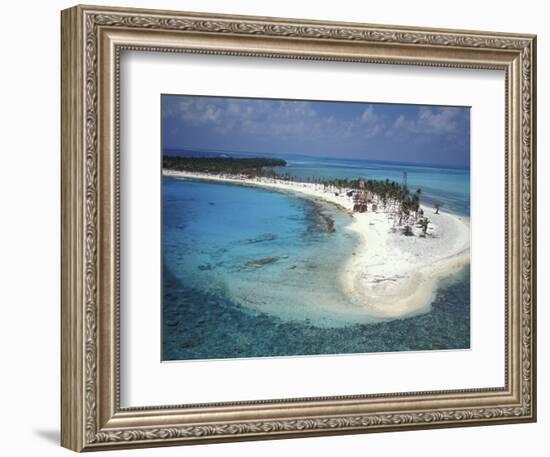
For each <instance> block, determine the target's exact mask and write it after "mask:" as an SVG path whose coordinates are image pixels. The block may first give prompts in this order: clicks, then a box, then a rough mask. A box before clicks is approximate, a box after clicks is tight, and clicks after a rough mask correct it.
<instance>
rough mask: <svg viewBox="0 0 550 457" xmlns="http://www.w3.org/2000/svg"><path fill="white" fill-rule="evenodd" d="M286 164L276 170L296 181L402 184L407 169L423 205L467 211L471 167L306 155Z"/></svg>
mask: <svg viewBox="0 0 550 457" xmlns="http://www.w3.org/2000/svg"><path fill="white" fill-rule="evenodd" d="M284 159H285V160H286V161H287V166H286V167H278V168H276V169H275V170H276V171H277V172H279V173H289V174H290V175H292V176H296V177H297V178H298V179H299V180H306V179H307V178H314V177H318V178H322V179H337V178H341V179H343V178H347V179H357V178H360V177H363V178H365V179H377V180H384V179H389V180H391V181H396V182H399V183H401V182H402V180H403V172H404V171H406V172H407V185H408V186H409V188H410V189H412V190H416V189H418V188H421V189H422V196H423V198H422V200H423V202H424V203H425V204H433V203H434V202H438V203H440V204H442V208H446V209H447V210H448V211H450V212H453V213H455V214H461V215H464V216H469V214H470V170H467V169H462V168H442V167H436V166H427V165H418V164H408V163H403V162H401V163H400V162H378V161H367V160H343V159H322V158H313V157H307V156H297V155H290V156H285V157H284Z"/></svg>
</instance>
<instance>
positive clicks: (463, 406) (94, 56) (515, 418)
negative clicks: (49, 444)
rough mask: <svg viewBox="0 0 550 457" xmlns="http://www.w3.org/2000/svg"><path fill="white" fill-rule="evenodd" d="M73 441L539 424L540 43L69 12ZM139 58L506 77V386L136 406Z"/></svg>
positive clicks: (65, 267) (65, 129) (66, 235)
mask: <svg viewBox="0 0 550 457" xmlns="http://www.w3.org/2000/svg"><path fill="white" fill-rule="evenodd" d="M61 29H62V103H61V106H62V152H61V154H62V170H61V171H62V188H61V189H62V326H61V327H62V345H61V347H62V353H61V360H62V385H61V388H62V434H61V442H62V445H63V446H65V447H67V448H70V449H73V450H75V451H83V450H97V449H114V448H129V447H148V446H163V445H173V444H193V443H207V442H219V441H234V440H252V439H269V438H272V439H273V438H282V437H285V438H290V437H299V436H312V435H328V434H342V433H361V432H377V431H394V430H410V429H420V428H435V427H451V426H469V425H486V424H502V423H509V422H531V421H535V420H536V377H535V375H536V344H535V342H536V333H535V329H536V326H535V324H536V322H535V314H536V313H535V305H536V282H535V281H536V233H535V229H536V219H535V217H536V215H535V208H536V200H535V198H536V182H535V179H536V178H535V177H536V168H535V137H536V130H535V113H536V109H535V100H536V82H535V75H536V69H535V63H536V37H535V36H533V35H518V34H503V33H488V32H472V31H460V30H436V29H421V28H413V27H394V26H379V25H366V24H353V23H332V22H319V21H304V20H292V19H278V18H261V17H247V16H227V15H212V14H200V13H183V12H172V11H155V10H137V9H121V8H105V7H91V6H90V7H88V6H86V7H83V6H76V7H73V8H70V9H67V10H64V11H63V12H62V27H61ZM125 49H133V50H143V51H160V52H188V53H209V54H223V55H246V56H254V57H270V58H290V59H317V60H333V61H339V62H370V63H393V64H410V65H423V66H445V67H461V68H477V69H500V70H504V71H505V72H506V93H505V94H503V95H504V96H505V98H506V120H505V122H506V139H505V144H506V152H505V153H506V164H507V165H506V171H505V173H506V177H505V178H506V189H505V200H506V224H505V227H504V229H505V232H506V246H505V247H503V249H505V251H506V284H507V287H506V303H505V306H506V316H507V319H506V332H505V333H506V343H505V346H506V364H505V367H503V369H504V372H505V380H506V385H505V387H504V388H491V387H487V388H484V389H475V390H461V391H446V392H409V393H405V394H392V393H388V394H384V395H356V396H351V397H324V398H303V399H282V400H263V401H254V402H242V403H218V404H205V405H198V406H189V405H188V406H185V405H183V406H167V407H162V408H154V407H151V408H148V407H146V408H139V409H138V408H133V409H122V408H121V407H120V402H119V372H118V371H119V370H118V363H119V353H118V318H119V317H118V282H119V265H118V240H119V233H118V225H119V220H118V205H119V203H118V192H119V188H118V175H119V163H118V149H119V137H118V121H119V105H118V103H119V99H118V91H119V85H120V81H119V59H120V53H121V52H122V51H123V50H125Z"/></svg>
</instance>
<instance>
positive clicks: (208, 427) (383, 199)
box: [61, 6, 536, 451]
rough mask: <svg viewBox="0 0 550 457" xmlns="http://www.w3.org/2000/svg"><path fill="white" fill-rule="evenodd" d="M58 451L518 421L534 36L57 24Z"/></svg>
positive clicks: (531, 310)
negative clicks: (59, 39) (59, 53)
mask: <svg viewBox="0 0 550 457" xmlns="http://www.w3.org/2000/svg"><path fill="white" fill-rule="evenodd" d="M61 18H62V27H61V31H62V100H61V106H62V151H61V154H62V253H61V255H62V325H61V327H62V345H61V346H62V353H61V361H62V386H61V387H62V424H61V425H62V434H61V440H62V445H63V446H65V447H67V448H70V449H72V450H75V451H88V450H99V449H117V448H131V447H148V446H165V445H174V444H197V443H213V442H220V441H233V440H254V439H275V438H292V437H300V436H312V435H328V434H343V433H363V432H379V431H398V430H410V429H424V428H435V427H454V426H472V425H490V424H502V423H511V422H514V423H515V422H532V421H535V420H536V377H535V376H536V347H535V342H536V319H535V317H536V309H535V305H536V284H535V278H536V232H535V228H536V215H535V207H536V205H535V203H536V200H535V199H536V192H535V189H536V182H535V176H536V169H535V166H536V163H535V146H536V145H535V139H536V123H535V113H536V105H535V102H536V82H535V74H536V72H535V64H536V39H535V36H533V35H519V34H510V33H495V32H478V31H475V32H474V31H460V30H436V29H422V28H414V27H397V26H380V25H367V24H354V23H332V22H319V21H307V20H294V19H280V18H261V17H245V16H228V15H213V14H201V13H184V12H172V11H157V10H137V9H121V8H106V7H93V6H86V7H83V6H76V7H73V8H70V9H67V10H64V11H63V12H62V16H61Z"/></svg>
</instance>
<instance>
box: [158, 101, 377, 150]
mask: <svg viewBox="0 0 550 457" xmlns="http://www.w3.org/2000/svg"><path fill="white" fill-rule="evenodd" d="M165 114H166V115H167V116H168V117H172V118H179V119H180V120H181V121H183V122H186V123H190V124H191V125H196V126H199V125H201V126H210V128H212V129H213V131H215V132H217V133H219V134H230V133H246V134H249V135H264V136H277V137H282V138H294V137H296V138H301V139H303V138H304V137H305V136H308V135H314V136H315V137H316V138H317V139H326V140H334V139H337V138H338V137H351V136H356V137H359V138H372V137H373V136H376V135H378V134H380V133H382V132H383V131H384V126H385V120H384V119H383V118H382V117H381V116H379V115H378V114H377V113H376V112H375V109H374V106H372V105H371V106H369V107H368V108H366V109H365V110H364V111H363V113H362V114H361V115H360V116H358V117H356V118H354V119H341V118H338V117H335V116H334V115H330V114H321V113H319V112H318V111H317V110H315V109H314V108H313V106H312V104H311V103H309V102H292V101H276V100H254V101H250V100H247V99H233V100H230V101H227V100H223V101H221V100H216V99H214V98H213V99H210V98H204V97H181V98H180V99H179V100H178V102H177V103H176V104H175V105H174V106H172V105H168V106H167V108H166V109H165Z"/></svg>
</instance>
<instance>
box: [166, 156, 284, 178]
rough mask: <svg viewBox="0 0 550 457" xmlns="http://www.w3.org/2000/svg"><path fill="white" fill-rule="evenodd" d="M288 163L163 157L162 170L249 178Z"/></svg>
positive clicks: (262, 160)
mask: <svg viewBox="0 0 550 457" xmlns="http://www.w3.org/2000/svg"><path fill="white" fill-rule="evenodd" d="M285 165H286V161H284V160H282V159H269V158H234V157H176V156H163V158H162V168H164V169H167V170H175V171H191V172H196V173H224V174H230V175H246V176H249V177H255V176H264V175H265V174H267V173H266V170H265V169H266V168H271V167H284V166H285Z"/></svg>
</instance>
